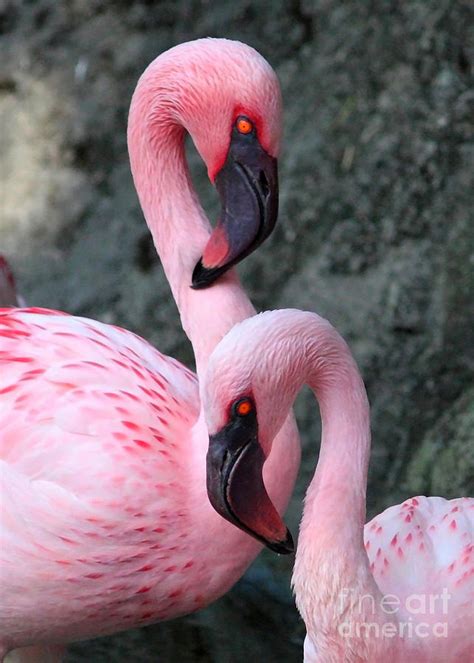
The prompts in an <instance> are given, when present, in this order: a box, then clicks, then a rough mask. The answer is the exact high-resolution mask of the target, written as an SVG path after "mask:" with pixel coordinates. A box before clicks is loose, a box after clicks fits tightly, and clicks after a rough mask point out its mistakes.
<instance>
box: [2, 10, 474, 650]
mask: <svg viewBox="0 0 474 663" xmlns="http://www.w3.org/2000/svg"><path fill="white" fill-rule="evenodd" d="M473 18H474V16H473V11H472V5H470V2H469V1H468V0H466V1H465V2H463V1H462V0H457V1H456V0H452V1H449V0H406V1H405V2H398V1H397V0H393V1H392V0H380V1H378V2H375V1H374V0H369V1H367V2H357V1H356V0H352V1H348V2H339V1H337V0H319V1H314V2H310V1H308V2H305V1H304V0H301V1H300V0H286V1H283V0H273V1H271V2H270V1H269V2H256V1H252V0H249V1H244V2H230V1H229V2H225V1H223V0H220V1H216V2H206V1H196V0H193V1H188V2H187V1H184V0H182V1H177V2H159V1H157V2H152V1H146V0H135V1H133V0H132V1H129V2H125V1H124V0H115V1H113V0H109V1H107V0H65V1H63V2H57V1H56V0H31V1H27V0H0V44H1V49H2V56H1V59H0V126H1V127H2V130H1V133H0V181H1V190H0V198H1V200H0V210H1V216H0V250H1V251H2V252H5V253H7V254H8V256H9V258H11V260H12V262H13V264H14V267H15V270H16V272H17V276H18V280H19V282H20V287H21V289H22V291H23V292H24V295H25V296H26V297H27V299H28V301H30V302H32V303H35V304H38V305H43V306H49V307H52V308H60V309H65V310H67V311H70V312H72V313H77V314H80V315H87V316H92V317H95V318H98V319H101V320H104V321H107V322H112V323H115V324H120V325H122V326H125V327H127V328H129V329H132V330H134V331H136V332H138V333H139V334H141V335H142V336H144V337H145V338H147V339H149V340H150V341H151V342H152V343H154V344H155V345H156V346H157V347H159V349H160V350H162V351H164V352H167V353H169V354H173V355H174V356H176V357H177V358H179V359H181V360H182V361H185V362H188V363H190V362H192V354H191V350H190V347H189V344H188V343H187V340H186V339H185V337H184V335H183V333H182V331H181V329H180V325H179V320H178V317H177V312H176V308H175V306H174V303H173V302H172V301H171V296H170V292H169V289H168V285H167V283H166V280H165V278H164V275H163V272H162V270H161V267H160V265H159V263H158V260H157V258H156V256H155V252H154V249H153V246H152V243H151V240H150V237H149V234H148V232H147V229H146V227H145V224H144V222H143V219H142V215H141V212H140V209H139V207H138V204H137V199H136V195H135V193H134V190H133V186H132V182H131V177H130V174H129V167H128V160H127V154H126V138H125V136H126V119H127V109H128V104H129V100H130V97H131V94H132V91H133V88H134V85H135V83H136V80H137V78H138V76H139V75H140V73H141V71H142V70H143V69H144V68H145V66H146V65H147V64H148V63H149V62H150V61H151V60H152V59H153V58H154V57H155V56H156V55H157V54H159V53H160V52H161V51H163V50H165V49H167V48H168V47H170V46H172V45H174V44H176V43H178V42H181V41H186V40H189V39H193V38H196V37H201V36H208V35H210V36H226V37H230V38H236V39H241V40H243V41H246V42H248V43H249V44H251V45H253V46H254V47H256V48H257V49H258V50H260V51H261V52H262V54H263V55H265V56H266V57H267V59H268V60H269V61H270V62H271V63H272V64H273V65H274V67H275V68H276V70H277V72H278V74H279V76H280V79H281V83H282V87H283V96H284V101H285V109H286V112H285V141H284V149H283V154H282V156H281V159H280V178H281V179H280V183H281V212H280V219H279V224H278V227H277V230H276V231H275V233H274V235H273V237H272V239H271V240H270V241H269V242H267V243H266V244H265V245H264V247H262V248H261V249H260V250H259V252H258V253H257V254H256V255H253V256H252V257H251V258H250V259H248V261H247V262H246V264H245V265H243V266H242V267H241V269H240V271H241V274H242V278H243V280H244V283H245V285H246V287H247V288H248V290H249V292H250V293H251V296H252V298H253V300H254V301H255V302H256V305H257V306H258V307H259V308H260V309H265V308H277V307H286V306H294V307H299V308H307V309H310V310H314V311H317V312H319V313H321V314H322V315H325V316H326V317H328V318H329V319H330V320H331V321H332V322H333V323H334V324H335V325H336V326H337V327H338V328H339V330H340V331H341V332H342V333H343V334H344V335H345V336H346V338H347V340H348V341H349V343H350V344H351V347H352V349H353V351H354V353H355V355H356V357H357V359H358V361H359V364H360V366H361V369H362V371H363V374H364V378H365V380H366V384H367V387H368V391H369V396H370V400H371V403H372V413H373V434H374V446H373V453H372V464H371V480H370V485H369V490H368V500H369V515H372V514H373V513H375V512H377V511H379V510H381V509H383V508H384V507H385V506H387V505H388V504H390V503H393V502H394V501H395V502H396V501H401V500H402V499H404V498H405V497H407V496H409V495H412V494H422V493H425V494H433V493H434V494H441V495H444V496H447V497H453V496H458V495H461V494H469V493H471V494H472V493H473V492H474V443H473V435H474V434H473V424H474V385H473V382H474V381H473V367H474V343H473V341H474V339H473V321H472V313H473V310H474V294H473V293H474V276H473V264H474V219H473V202H474V201H473V191H474V182H473V180H474V176H473V172H474V170H473V162H474V159H473V156H474V146H473V140H472V138H473V133H472V129H473V124H472V118H473V117H474V89H473V86H472V82H473V81H472V66H473V65H472V62H473V44H474V34H473V32H474V21H473ZM190 159H191V162H192V166H193V172H194V174H195V180H196V185H197V187H198V190H199V191H200V194H201V196H202V199H203V202H204V204H205V206H206V208H207V209H208V210H209V213H210V214H211V215H213V217H214V218H215V214H216V210H217V206H216V199H215V194H214V192H213V191H212V190H211V189H210V187H209V184H208V183H207V182H206V178H205V173H204V169H203V167H202V165H201V164H200V163H199V160H198V158H197V157H196V155H195V154H193V153H192V152H191V154H190ZM297 414H298V420H299V423H300V429H301V432H302V437H303V444H304V462H303V466H302V471H301V478H300V482H299V485H298V488H297V491H296V494H295V499H294V501H293V503H292V505H291V507H290V512H289V522H290V524H291V525H292V528H293V531H295V530H296V529H297V522H298V519H299V514H300V509H301V500H302V497H303V495H304V491H305V487H306V485H307V482H308V480H309V478H310V477H311V475H312V472H313V470H314V465H315V462H316V459H317V445H318V437H319V420H318V414H317V408H316V406H315V404H314V403H313V401H312V397H311V396H310V395H309V394H308V393H306V392H305V393H304V394H303V395H302V396H301V397H300V399H299V401H298V404H297ZM291 563H292V562H291V559H283V558H276V557H274V556H272V555H271V554H270V553H264V554H262V555H261V557H260V558H259V560H258V561H257V562H256V564H255V565H254V566H253V567H252V568H251V570H250V571H249V572H248V574H247V575H246V577H245V578H244V579H243V580H242V581H241V582H240V583H239V584H238V585H237V587H236V588H235V589H234V590H233V591H232V592H230V594H229V595H228V596H226V597H225V598H223V599H222V600H220V601H219V602H218V603H217V604H215V605H214V606H211V607H210V608H208V609H207V610H204V611H202V612H201V613H199V614H197V615H193V616H191V617H189V618H185V619H181V620H178V621H175V622H170V623H167V624H162V625H158V626H155V627H149V628H146V629H143V630H141V631H133V632H129V633H125V634H121V635H118V636H116V637H114V638H104V639H101V640H97V641H95V642H92V643H81V644H78V645H75V646H74V647H72V648H71V652H70V655H69V658H68V661H69V662H70V663H73V662H79V661H98V662H101V661H110V662H118V661H125V660H133V661H143V662H148V661H150V662H151V661H162V662H168V661H169V662H174V661H179V662H180V663H187V662H188V661H189V662H191V661H192V662H194V661H212V662H217V663H234V662H235V663H237V661H239V662H240V661H241V660H243V658H244V657H248V656H253V657H254V660H258V661H271V662H273V661H285V662H287V661H299V660H301V647H302V638H303V628H302V626H301V624H300V622H299V620H298V618H297V615H296V612H295V608H294V606H293V603H292V599H291V594H290V591H289V575H290V572H291Z"/></svg>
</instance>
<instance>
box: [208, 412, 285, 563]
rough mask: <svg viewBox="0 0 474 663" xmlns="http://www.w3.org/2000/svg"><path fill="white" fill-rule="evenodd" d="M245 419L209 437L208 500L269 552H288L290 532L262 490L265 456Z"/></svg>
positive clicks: (231, 423) (224, 516) (234, 422)
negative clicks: (268, 549)
mask: <svg viewBox="0 0 474 663" xmlns="http://www.w3.org/2000/svg"><path fill="white" fill-rule="evenodd" d="M247 419H248V417H246V418H245V420H242V419H240V420H233V421H231V422H230V423H229V424H228V425H227V426H226V427H225V428H223V429H222V430H221V431H219V433H217V434H215V435H210V436H209V450H208V452H207V494H208V497H209V500H210V502H211V504H212V506H213V507H214V509H215V510H216V511H217V512H218V513H219V514H220V515H221V516H222V517H223V518H225V519H226V520H228V521H229V522H230V523H232V524H233V525H236V526H237V527H239V528H240V529H241V530H243V531H244V532H246V533H247V534H250V536H253V537H254V538H255V539H258V540H259V541H261V542H262V543H264V544H265V545H266V546H267V547H268V548H270V550H273V551H274V552H277V553H280V554H288V553H292V552H293V551H294V544H293V539H292V536H291V533H290V531H289V530H288V528H287V527H286V525H285V523H284V522H283V520H282V519H281V517H280V515H279V514H278V512H277V510H276V509H275V507H274V506H273V504H272V502H271V500H270V498H269V496H268V493H267V491H266V489H265V485H264V483H263V476H262V471H263V464H264V462H265V456H264V453H263V450H262V447H261V446H260V444H259V442H258V439H257V436H256V434H254V433H253V432H252V430H251V429H250V430H249V426H248V422H247ZM255 419H256V417H255Z"/></svg>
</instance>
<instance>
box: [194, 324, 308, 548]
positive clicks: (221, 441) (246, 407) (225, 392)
mask: <svg viewBox="0 0 474 663" xmlns="http://www.w3.org/2000/svg"><path fill="white" fill-rule="evenodd" d="M299 313H300V312H294V311H270V312H267V313H262V314H260V315H257V316H254V317H253V318H249V319H247V320H244V321H243V322H242V323H239V324H238V325H235V326H234V327H233V328H232V330H231V331H230V332H229V333H228V334H227V335H226V336H225V337H224V339H222V341H221V342H220V343H219V345H218V346H217V347H216V348H215V350H214V352H213V353H212V355H211V358H210V361H209V364H208V367H207V371H206V376H205V380H204V383H203V403H204V409H205V413H206V422H207V426H208V431H209V450H208V454H207V491H208V496H209V499H210V502H211V504H212V506H213V507H214V508H215V509H216V511H217V512H218V513H220V515H221V516H223V517H224V518H226V519H227V520H229V521H230V522H231V523H233V524H234V525H237V526H238V527H240V528H241V529H243V530H244V531H246V532H247V533H248V534H250V535H251V536H253V537H255V538H257V539H258V540H260V541H262V542H263V543H265V544H266V545H267V546H268V547H269V548H270V549H271V550H274V551H276V552H279V553H290V552H293V541H292V538H291V534H290V532H289V531H288V529H287V527H286V525H285V524H284V522H283V520H282V519H281V517H280V515H279V514H278V512H277V510H276V509H275V507H274V506H273V504H272V502H271V500H270V498H269V496H268V494H267V491H266V489H265V485H264V482H263V476H262V471H263V464H264V462H265V459H266V457H267V456H268V454H269V453H270V450H271V446H272V443H273V440H274V438H275V437H276V435H277V433H278V431H279V430H280V428H281V427H282V425H283V423H284V421H285V420H286V418H287V416H288V414H289V411H290V408H291V405H292V403H293V401H294V399H295V396H296V394H297V392H298V390H299V388H300V386H301V384H302V382H303V381H304V380H303V379H302V376H301V371H300V370H299V368H298V364H299V362H300V357H299V356H297V354H296V355H295V347H296V346H297V345H298V344H297V343H295V335H296V334H297V333H298V332H297V331H296V329H297V328H295V330H294V331H293V332H292V333H288V332H287V328H286V327H285V323H287V322H288V319H290V322H291V318H295V315H296V317H298V316H297V314H299ZM304 315H308V314H304ZM296 322H298V320H296ZM301 360H302V355H301ZM303 365H304V362H303V363H301V366H302V367H303ZM302 370H303V368H302Z"/></svg>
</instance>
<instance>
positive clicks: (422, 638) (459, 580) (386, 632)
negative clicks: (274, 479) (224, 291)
mask: <svg viewBox="0 0 474 663" xmlns="http://www.w3.org/2000/svg"><path fill="white" fill-rule="evenodd" d="M231 348H232V352H233V353H234V354H235V355H238V356H239V358H240V362H239V364H233V363H231V362H230V361H229V352H230V349H231ZM305 383H306V384H308V385H309V386H310V387H311V388H312V390H313V391H314V394H315V396H316V397H317V399H318V401H319V405H320V411H321V419H322V440H321V448H320V453H319V460H318V464H317V468H316V472H315V475H314V477H313V480H312V481H311V484H310V486H309V488H308V490H307V493H306V499H305V508H304V514H303V519H302V523H301V528H300V535H299V540H298V547H297V552H296V560H295V569H294V573H293V585H294V589H295V595H296V602H297V606H298V608H299V610H300V613H301V615H302V617H303V619H304V621H305V624H306V629H307V636H306V641H305V663H380V661H387V662H390V663H412V662H413V663H442V662H443V663H469V662H470V661H472V660H474V628H473V626H474V499H472V498H467V497H464V498H459V499H454V500H445V499H443V498H441V497H413V498H411V499H409V500H407V501H405V502H404V503H403V504H401V505H397V506H392V507H390V508H388V509H386V510H385V511H384V512H383V513H382V514H380V515H379V516H377V517H376V518H374V519H373V520H372V521H370V522H369V523H367V524H365V525H364V523H365V491H366V484H367V469H368V461H369V455H370V412H369V405H368V401H367V396H366V392H365V387H364V384H363V381H362V378H361V376H360V373H359V371H358V368H357V365H356V363H355V361H354V359H353V357H352V355H351V353H350V350H349V348H348V346H347V345H346V343H345V342H344V341H343V339H342V338H341V337H340V336H339V334H338V333H337V332H336V330H335V329H334V328H333V327H332V326H331V325H330V324H329V323H328V322H327V321H326V320H323V319H322V318H320V317H319V316H317V315H315V314H312V313H306V312H302V311H297V310H283V311H270V312H267V313H263V314H260V315H257V316H254V317H253V318H249V319H247V320H245V321H243V322H242V323H240V324H238V325H236V326H235V327H234V328H233V329H232V330H231V331H230V332H229V333H228V334H227V335H226V337H225V338H224V339H223V340H222V341H221V342H220V344H219V345H218V346H217V347H216V349H215V350H214V352H213V355H212V357H211V360H210V363H209V366H208V370H207V373H206V381H205V388H204V399H205V405H206V418H207V422H208V428H209V432H210V446H211V448H212V445H213V444H214V440H217V441H218V445H219V446H218V448H217V447H216V449H215V450H214V452H213V454H210V456H209V457H210V461H209V463H208V493H209V496H210V498H211V501H212V500H216V497H215V496H216V495H217V500H216V504H217V506H216V508H219V509H220V511H219V512H220V513H224V515H225V517H227V518H228V519H229V520H230V521H231V522H234V524H235V523H236V522H237V523H238V520H239V517H240V514H244V515H246V514H248V513H249V512H250V513H252V518H251V520H250V521H249V520H247V521H243V518H241V521H242V522H244V523H245V524H246V528H245V531H247V532H249V533H253V534H254V535H255V536H256V537H258V538H260V540H262V539H265V537H266V536H267V535H266V534H265V533H266V531H267V530H268V527H267V521H268V518H269V516H268V514H270V516H271V518H272V526H273V528H274V529H276V525H275V518H274V514H273V512H272V511H271V509H270V508H269V506H268V503H267V502H265V501H263V499H262V493H261V490H260V489H259V488H258V486H259V482H258V478H256V476H257V475H256V471H255V460H254V459H255V458H257V459H258V458H259V456H258V454H257V453H256V452H255V446H256V445H260V446H261V447H262V449H263V450H264V452H265V454H266V455H268V457H269V458H270V459H271V457H272V440H273V439H274V437H275V435H276V434H277V433H278V431H279V427H280V425H281V423H282V422H283V421H284V419H285V417H286V414H287V412H288V408H289V407H291V405H292V403H293V401H294V398H295V397H296V394H297V393H298V391H299V389H300V388H301V386H302V385H303V384H305ZM248 398H251V399H252V400H251V401H250V406H249V407H248V409H249V410H250V411H251V412H252V415H251V417H253V419H249V420H248V421H249V422H250V423H246V424H245V425H244V424H243V423H242V419H243V415H238V413H237V415H235V414H233V413H235V412H236V409H235V405H233V404H234V403H237V404H239V403H240V402H241V401H242V399H248ZM236 417H237V418H236ZM252 421H257V422H258V427H257V428H255V427H254V428H252V425H253V424H252ZM242 430H243V431H244V434H243V436H242V438H241V439H240V437H239V436H240V435H241V432H240V431H242ZM240 443H242V445H243V448H242V447H241V446H240ZM218 452H219V453H220V454H221V455H218ZM214 458H217V460H218V463H220V462H221V459H222V458H224V465H223V467H224V468H225V470H224V471H221V470H219V465H217V469H216V468H215V467H214V466H213V465H212V463H213V460H214ZM229 458H230V460H229ZM232 459H233V460H232ZM247 459H250V460H247ZM240 489H243V490H241V492H239V490H240ZM219 490H221V491H222V492H223V494H224V495H225V496H227V502H225V503H224V504H225V507H224V510H223V507H222V504H223V502H219V499H218V498H219ZM259 490H260V492H258V491H259ZM254 495H258V496H259V500H257V501H256V502H255V503H251V499H252V496H254ZM248 496H250V497H248ZM232 500H233V501H232ZM249 501H250V503H249ZM213 503H214V502H213ZM227 505H229V506H227ZM261 505H263V507H262V506H261ZM225 508H227V509H228V511H227V515H226V514H225ZM249 523H250V524H249ZM279 531H281V532H283V531H284V529H283V528H282V527H280V528H279ZM270 543H271V545H272V546H274V544H275V541H274V539H272V540H271V541H270Z"/></svg>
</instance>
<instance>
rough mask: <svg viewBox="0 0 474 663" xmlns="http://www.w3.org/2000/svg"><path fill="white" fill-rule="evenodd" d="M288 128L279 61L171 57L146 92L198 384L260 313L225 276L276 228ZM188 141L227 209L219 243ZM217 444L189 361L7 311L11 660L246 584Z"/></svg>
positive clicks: (143, 160)
mask: <svg viewBox="0 0 474 663" xmlns="http://www.w3.org/2000/svg"><path fill="white" fill-rule="evenodd" d="M280 116H281V113H280V92H279V86H278V82H277V79H276V76H275V74H274V72H273V71H272V69H271V68H270V66H269V65H268V64H267V62H266V61H265V60H264V59H263V58H262V57H261V56H260V55H259V54H258V53H257V52H256V51H254V50H253V49H252V48H250V47H248V46H245V45H244V44H241V43H238V42H233V41H227V40H220V39H205V40H198V41H195V42H191V43H187V44H183V45H180V46H178V47H175V48H173V49H171V50H170V51H168V52H166V53H164V54H163V55H161V56H159V57H158V58H157V59H156V60H155V61H154V62H153V63H152V64H151V65H150V66H149V67H148V68H147V70H146V71H145V73H144V74H143V76H142V77H141V79H140V81H139V83H138V85H137V88H136V91H135V93H134V96H133V100H132V105H131V110H130V117H129V129H128V141H129V152H130V159H131V167H132V172H133V177H134V182H135V186H136V189H137V192H138V196H139V199H140V203H141V206H142V208H143V211H144V214H145V217H146V220H147V223H148V225H149V227H150V230H151V232H152V235H153V239H154V241H155V244H156V246H157V250H158V252H159V255H160V257H161V260H162V263H163V265H164V269H165V272H166V275H167V278H168V280H169V282H170V285H171V288H172V291H173V295H174V297H175V299H176V302H177V305H178V307H179V311H180V314H181V320H182V323H183V327H184V330H185V331H186V333H187V335H188V337H189V338H190V340H191V342H192V345H193V348H194V352H195V357H196V363H197V373H198V377H199V380H201V378H202V375H203V373H204V372H205V370H206V365H207V362H208V358H209V355H210V353H211V352H212V350H213V348H214V346H215V345H216V344H217V342H218V341H219V340H220V339H221V338H222V337H223V336H224V335H225V333H226V332H227V331H228V330H229V329H230V328H231V327H232V326H233V325H234V323H236V322H238V321H240V320H242V319H243V318H245V317H247V316H250V315H253V313H254V309H253V307H252V305H251V304H250V302H249V300H248V298H247V296H246V295H245V292H244V291H243V289H242V287H241V286H240V284H239V281H238V279H237V276H236V274H235V273H234V270H232V269H231V270H230V271H227V270H228V268H229V267H230V266H231V265H233V264H234V263H235V262H237V261H238V260H239V259H241V258H242V257H243V256H245V255H247V254H248V253H249V252H250V251H251V250H253V249H254V248H255V247H256V246H257V245H258V244H259V243H260V242H261V241H263V239H264V237H265V236H266V235H268V234H269V232H270V231H271V229H272V227H273V224H274V222H275V219H276V209H277V203H276V200H277V180H276V155H277V153H278V146H279V140H280V131H281V129H280ZM185 130H187V131H189V133H190V134H191V136H192V137H193V140H194V142H195V144H196V146H197V148H198V150H199V152H200V154H201V156H202V157H203V159H204V161H205V163H206V165H207V168H208V172H209V175H210V178H211V180H213V181H215V182H216V186H217V188H218V190H219V193H220V195H221V197H222V200H223V213H222V216H221V219H220V222H219V224H218V225H217V227H216V230H214V232H213V233H211V227H210V224H209V222H208V220H207V219H206V217H205V215H204V212H203V211H202V208H201V207H200V205H199V203H198V200H197V197H196V194H195V192H194V190H193V188H192V185H191V182H190V178H189V175H188V170H187V166H186V161H185V155H184V134H185ZM200 256H202V258H201V259H200ZM224 272H226V273H224ZM217 277H219V278H218V281H217V283H215V284H214V285H212V287H211V288H209V289H202V288H203V287H204V286H206V285H209V284H211V283H213V281H214V280H215V279H216V278H217ZM191 281H193V285H194V288H191V287H190V284H191ZM235 360H236V361H238V357H236V358H235ZM280 439H281V444H277V445H276V446H277V447H278V448H277V449H276V452H275V458H274V462H272V463H269V467H268V475H267V479H268V483H269V485H270V491H271V493H272V495H273V498H274V500H275V503H276V504H277V507H278V509H281V510H283V509H284V508H285V506H286V504H287V501H288V499H289V496H290V494H291V491H292V488H293V485H294V480H295V476H296V472H297V468H298V464H299V444H298V434H297V430H296V427H295V425H294V421H293V419H292V418H291V417H290V418H289V419H288V422H287V424H286V425H285V427H284V430H283V431H282V434H281V436H280ZM207 446H208V433H207V428H206V425H205V421H204V417H203V414H202V411H201V405H200V396H199V384H198V381H197V380H196V376H195V375H194V374H193V373H192V372H190V371H189V370H188V369H187V368H185V367H184V366H183V365H182V364H180V363H178V362H177V361H175V360H174V359H171V358H170V357H166V356H164V355H162V354H160V353H159V352H157V351H156V350H155V349H154V348H152V347H151V346H150V345H148V344H147V343H146V342H145V341H144V340H142V339H140V338H139V337H137V336H136V335H135V334H133V333H131V332H128V331H125V330H123V329H119V328H116V327H112V326H109V325H106V324H102V323H100V322H96V321H93V320H87V319H84V318H77V317H72V316H69V315H66V314H62V313H58V312H55V311H49V310H44V309H4V310H2V311H0V458H1V460H0V465H1V468H2V472H1V481H2V485H1V491H2V502H3V509H2V540H1V542H0V556H1V561H2V571H1V599H0V602H1V610H0V659H1V658H2V657H3V656H4V655H5V654H6V652H8V651H10V650H12V649H14V648H18V647H26V649H27V650H28V646H29V645H32V646H34V647H33V648H30V651H24V654H25V660H26V658H27V656H30V659H29V660H31V659H33V660H35V661H39V660H42V659H41V656H42V655H44V656H46V655H47V653H48V652H47V649H48V648H47V647H46V645H49V644H51V645H52V646H53V649H54V648H55V645H56V644H59V645H61V644H62V643H67V642H70V641H73V640H78V639H84V638H90V637H93V636H97V635H100V634H106V633H112V632H115V631H118V630H121V629H126V628H130V627H131V626H137V625H142V624H147V623H150V622H154V621H157V620H160V619H170V618H172V617H176V616H178V615H182V614H185V613H189V612H192V611H195V610H197V609H199V608H201V607H203V606H205V605H206V604H208V603H209V602H211V601H213V600H214V599H216V598H217V597H218V596H220V595H222V594H223V593H225V592H226V591H227V590H228V589H229V588H230V587H231V586H232V585H233V584H234V582H235V581H236V580H237V579H238V578H239V577H240V576H241V575H242V573H243V572H244V571H245V569H246V568H247V567H248V565H249V564H250V562H251V561H252V559H253V558H254V557H255V556H256V554H257V553H258V551H259V549H260V547H259V545H258V544H257V543H256V542H255V540H252V539H250V537H248V536H246V535H244V534H242V532H240V531H239V530H237V529H236V528H234V527H232V526H230V525H229V524H228V523H227V522H226V521H225V520H224V519H222V518H221V517H220V516H219V515H218V514H216V512H215V511H214V510H213V509H212V507H211V505H210V504H209V501H208V499H207V495H206V474H205V472H206V468H205V456H206V451H207ZM288 446H289V447H290V448H291V451H290V452H289V456H288ZM275 518H276V516H275ZM285 533H286V528H285V532H283V531H280V530H279V531H278V532H276V537H275V549H279V550H281V551H283V552H285V551H288V550H289V549H290V548H291V542H290V540H289V539H288V540H284V539H285ZM282 540H284V542H283V543H281V541H282ZM49 652H51V647H50V648H49Z"/></svg>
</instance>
